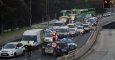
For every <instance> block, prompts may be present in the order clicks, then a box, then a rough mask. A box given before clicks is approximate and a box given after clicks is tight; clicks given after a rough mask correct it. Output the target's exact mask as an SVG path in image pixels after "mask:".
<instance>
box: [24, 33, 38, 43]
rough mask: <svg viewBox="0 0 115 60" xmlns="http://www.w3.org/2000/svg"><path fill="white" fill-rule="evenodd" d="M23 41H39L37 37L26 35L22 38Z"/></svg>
mask: <svg viewBox="0 0 115 60" xmlns="http://www.w3.org/2000/svg"><path fill="white" fill-rule="evenodd" d="M22 40H23V41H35V42H36V41H37V36H31V35H25V36H23V38H22Z"/></svg>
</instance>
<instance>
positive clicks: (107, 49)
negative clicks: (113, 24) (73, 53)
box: [80, 29, 115, 60]
mask: <svg viewBox="0 0 115 60" xmlns="http://www.w3.org/2000/svg"><path fill="white" fill-rule="evenodd" d="M80 60H115V29H103V30H102V31H101V32H100V35H99V37H98V39H97V42H96V44H95V45H94V46H93V48H92V49H91V50H90V52H89V53H88V54H87V56H85V57H83V58H82V59H80Z"/></svg>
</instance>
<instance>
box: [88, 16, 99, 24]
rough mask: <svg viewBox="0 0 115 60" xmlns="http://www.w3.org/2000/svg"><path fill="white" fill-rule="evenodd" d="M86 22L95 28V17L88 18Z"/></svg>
mask: <svg viewBox="0 0 115 60" xmlns="http://www.w3.org/2000/svg"><path fill="white" fill-rule="evenodd" d="M88 22H90V23H91V25H92V26H96V25H97V18H95V17H92V18H89V19H88Z"/></svg>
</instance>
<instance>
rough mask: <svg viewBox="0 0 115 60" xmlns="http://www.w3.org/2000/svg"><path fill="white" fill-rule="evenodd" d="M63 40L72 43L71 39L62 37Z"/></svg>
mask: <svg viewBox="0 0 115 60" xmlns="http://www.w3.org/2000/svg"><path fill="white" fill-rule="evenodd" d="M62 41H63V42H67V43H73V41H72V40H71V39H63V40H62Z"/></svg>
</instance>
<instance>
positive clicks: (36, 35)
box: [21, 29, 44, 46]
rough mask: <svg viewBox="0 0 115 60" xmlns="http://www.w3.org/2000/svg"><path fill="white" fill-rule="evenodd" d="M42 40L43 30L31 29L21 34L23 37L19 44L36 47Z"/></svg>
mask: <svg viewBox="0 0 115 60" xmlns="http://www.w3.org/2000/svg"><path fill="white" fill-rule="evenodd" d="M43 40H44V30H43V29H31V30H26V31H25V32H24V33H23V37H22V40H21V43H22V44H23V45H26V44H28V41H29V44H31V45H32V46H38V45H40V44H41V43H42V42H43Z"/></svg>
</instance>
